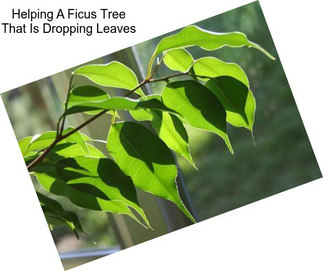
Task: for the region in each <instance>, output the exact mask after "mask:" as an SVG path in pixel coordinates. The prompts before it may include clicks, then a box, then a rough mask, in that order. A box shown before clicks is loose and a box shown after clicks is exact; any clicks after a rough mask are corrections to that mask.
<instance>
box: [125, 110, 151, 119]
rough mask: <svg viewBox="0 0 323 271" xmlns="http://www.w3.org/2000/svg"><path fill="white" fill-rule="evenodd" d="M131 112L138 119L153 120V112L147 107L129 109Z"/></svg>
mask: <svg viewBox="0 0 323 271" xmlns="http://www.w3.org/2000/svg"><path fill="white" fill-rule="evenodd" d="M129 113H130V115H131V116H132V117H133V119H134V120H136V121H145V120H146V121H151V120H152V119H153V116H152V114H151V113H150V112H148V110H146V109H140V110H129Z"/></svg>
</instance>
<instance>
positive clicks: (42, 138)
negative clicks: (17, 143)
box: [28, 131, 56, 152]
mask: <svg viewBox="0 0 323 271" xmlns="http://www.w3.org/2000/svg"><path fill="white" fill-rule="evenodd" d="M55 138H56V131H47V132H44V133H42V134H40V135H36V136H34V137H33V139H32V141H31V143H30V145H29V148H28V152H29V151H38V150H43V149H46V148H48V147H49V145H50V144H52V143H53V141H54V140H55Z"/></svg>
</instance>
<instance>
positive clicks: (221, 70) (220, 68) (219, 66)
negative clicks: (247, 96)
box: [192, 57, 249, 88]
mask: <svg viewBox="0 0 323 271" xmlns="http://www.w3.org/2000/svg"><path fill="white" fill-rule="evenodd" d="M192 71H193V73H194V74H195V75H196V76H197V77H198V75H202V76H207V77H211V78H214V77H219V76H231V77H234V78H235V79H237V80H239V81H241V82H242V83H243V84H245V85H246V86H247V87H248V88H249V81H248V78H247V75H246V74H245V72H244V71H243V69H242V68H241V67H240V66H239V65H238V64H235V63H228V62H224V61H222V60H220V59H217V58H215V57H203V58H200V59H197V60H196V61H195V62H194V64H193V66H192ZM199 79H200V80H205V81H207V80H209V79H210V78H203V77H201V78H199Z"/></svg>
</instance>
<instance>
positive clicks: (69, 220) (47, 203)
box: [37, 192, 83, 237]
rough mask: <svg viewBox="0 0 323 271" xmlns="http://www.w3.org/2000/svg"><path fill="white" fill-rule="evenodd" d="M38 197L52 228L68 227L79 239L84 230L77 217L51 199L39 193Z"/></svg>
mask: <svg viewBox="0 0 323 271" xmlns="http://www.w3.org/2000/svg"><path fill="white" fill-rule="evenodd" d="M37 196H38V199H39V202H40V204H41V206H42V209H43V211H44V214H45V217H46V219H47V222H48V224H49V225H50V226H51V227H54V226H60V225H63V226H66V227H68V228H70V229H71V230H72V231H74V232H75V234H76V236H77V237H78V232H82V231H83V229H82V226H81V223H80V221H79V219H78V217H77V215H76V214H75V213H73V212H70V211H66V210H64V209H63V207H62V206H61V205H60V204H59V203H58V202H57V201H56V200H54V199H51V198H49V197H47V196H45V195H43V194H41V193H39V192H37Z"/></svg>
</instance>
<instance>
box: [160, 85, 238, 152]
mask: <svg viewBox="0 0 323 271" xmlns="http://www.w3.org/2000/svg"><path fill="white" fill-rule="evenodd" d="M162 99H163V102H164V104H165V105H166V106H167V107H168V108H170V109H174V110H176V111H177V112H178V113H179V114H180V115H181V116H182V119H183V121H184V122H186V123H188V124H189V125H191V126H193V127H196V128H200V129H204V130H207V131H211V132H213V133H215V134H217V135H219V136H220V137H221V138H223V140H224V141H225V143H226V144H227V146H228V148H229V150H230V152H231V153H233V150H232V146H231V143H230V140H229V137H228V135H227V132H226V112H225V109H224V107H223V106H222V104H221V103H220V101H219V100H218V99H217V97H216V96H215V95H214V94H213V93H212V92H211V91H210V90H209V89H207V88H206V87H205V86H203V85H201V84H199V83H198V82H196V81H193V80H188V81H177V82H173V83H170V84H168V85H167V86H166V87H165V88H164V90H163V92H162Z"/></svg>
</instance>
